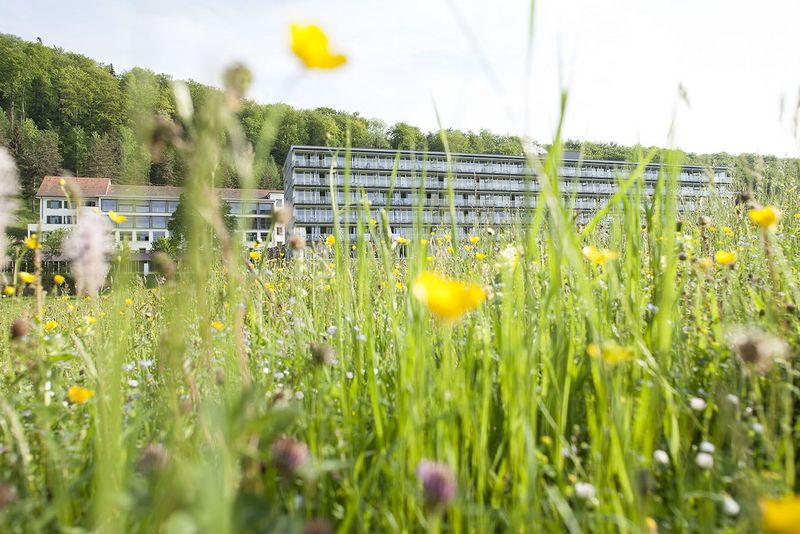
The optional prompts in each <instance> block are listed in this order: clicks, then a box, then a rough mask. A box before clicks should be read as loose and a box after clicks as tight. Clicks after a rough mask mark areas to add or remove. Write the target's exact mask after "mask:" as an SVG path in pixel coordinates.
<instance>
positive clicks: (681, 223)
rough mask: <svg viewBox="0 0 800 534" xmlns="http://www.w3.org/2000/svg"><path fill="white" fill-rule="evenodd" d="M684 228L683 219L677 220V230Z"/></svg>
mask: <svg viewBox="0 0 800 534" xmlns="http://www.w3.org/2000/svg"><path fill="white" fill-rule="evenodd" d="M682 229H683V221H675V231H676V232H680V231H681V230H682Z"/></svg>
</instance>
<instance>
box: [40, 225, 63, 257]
mask: <svg viewBox="0 0 800 534" xmlns="http://www.w3.org/2000/svg"><path fill="white" fill-rule="evenodd" d="M68 233H69V231H68V230H67V229H66V228H58V229H57V230H52V231H50V232H47V233H46V234H45V236H44V238H43V239H42V256H43V257H44V259H45V260H49V261H53V260H57V259H59V258H60V257H61V250H62V247H63V245H64V239H65V238H66V237H67V234H68Z"/></svg>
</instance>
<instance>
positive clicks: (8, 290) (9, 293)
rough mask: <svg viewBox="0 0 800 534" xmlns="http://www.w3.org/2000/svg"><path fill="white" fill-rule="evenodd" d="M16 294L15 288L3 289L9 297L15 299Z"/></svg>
mask: <svg viewBox="0 0 800 534" xmlns="http://www.w3.org/2000/svg"><path fill="white" fill-rule="evenodd" d="M16 292H17V290H16V289H15V288H14V286H6V287H4V288H3V295H5V296H7V297H13V296H14V293H16Z"/></svg>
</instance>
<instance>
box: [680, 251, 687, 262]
mask: <svg viewBox="0 0 800 534" xmlns="http://www.w3.org/2000/svg"><path fill="white" fill-rule="evenodd" d="M688 257H689V256H687V255H686V253H685V252H680V253H678V259H679V260H681V261H686V259H687V258H688Z"/></svg>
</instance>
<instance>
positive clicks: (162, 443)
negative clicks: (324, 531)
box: [0, 101, 800, 532]
mask: <svg viewBox="0 0 800 534" xmlns="http://www.w3.org/2000/svg"><path fill="white" fill-rule="evenodd" d="M185 119H186V120H187V121H188V124H187V128H186V130H187V139H186V143H187V144H189V145H190V146H191V148H192V149H187V157H190V159H191V162H190V165H189V166H188V169H189V170H188V172H189V174H190V175H189V180H190V181H189V187H188V190H187V196H188V198H189V201H190V202H192V203H194V205H195V206H196V207H198V213H201V214H204V215H203V216H197V217H196V218H194V219H192V222H191V228H190V232H189V247H188V249H187V251H186V253H185V256H184V259H183V260H182V262H181V265H180V274H179V276H177V277H176V278H175V279H173V280H170V281H167V282H166V283H164V284H163V285H161V286H160V287H158V288H156V289H153V290H148V289H145V288H144V287H142V286H141V285H140V284H139V283H137V282H136V281H134V280H131V279H129V278H127V277H126V276H125V275H124V274H122V273H112V280H113V284H112V285H111V289H109V290H108V291H106V292H105V293H104V294H103V295H101V296H100V297H99V298H97V299H85V298H67V297H61V296H57V295H49V296H47V297H46V299H45V303H44V309H43V311H42V314H41V317H37V316H36V309H35V302H33V301H32V300H31V299H29V298H24V297H23V298H12V299H3V300H2V301H0V329H2V331H3V332H7V331H9V328H10V324H11V322H12V321H14V320H17V319H19V318H23V317H28V318H30V319H31V321H32V329H31V332H30V335H29V336H28V338H27V340H25V341H22V342H20V341H15V342H11V341H10V340H8V339H7V338H6V337H5V336H2V337H0V354H2V355H3V358H2V362H0V373H2V382H0V388H2V389H1V390H0V445H2V448H0V450H1V451H2V453H0V484H4V485H6V486H5V487H6V488H13V491H14V493H15V495H16V497H17V498H16V499H15V500H14V501H13V502H11V503H9V504H7V505H6V506H5V507H3V508H2V510H0V522H2V524H4V531H5V532H36V531H43V532H54V531H55V532H83V531H90V530H91V531H94V530H97V531H102V532H126V531H132V532H155V531H158V532H265V531H277V532H292V531H297V532H300V531H302V530H303V529H304V526H305V525H307V524H308V523H309V522H310V521H312V520H314V519H321V520H323V521H324V522H327V523H328V524H329V525H330V526H331V527H332V528H334V529H338V530H339V531H340V532H382V531H388V532H396V531H404V532H418V531H434V532H435V531H448V532H465V531H468V532H497V531H510V532H542V531H548V532H550V531H552V532H563V531H570V532H579V531H591V532H620V531H623V532H651V531H652V530H651V529H652V525H653V522H655V523H656V524H657V525H658V530H659V531H660V532H698V531H699V532H708V531H715V530H721V531H730V532H752V531H754V530H756V529H757V526H758V524H759V523H760V521H761V519H760V512H759V509H758V500H759V498H761V497H763V496H767V495H779V494H783V493H786V492H793V491H794V490H795V488H796V485H797V480H796V472H797V467H796V465H795V452H796V445H795V443H796V442H797V439H796V427H797V424H798V418H797V416H796V409H795V407H794V403H795V402H796V396H797V394H798V391H797V389H796V388H795V385H794V380H795V376H796V374H797V371H796V367H797V363H796V362H794V361H793V360H791V359H789V360H788V361H777V362H775V365H773V366H772V368H771V369H770V370H769V371H768V372H767V373H764V374H759V373H756V372H754V371H753V370H752V369H750V368H748V367H746V366H745V365H744V364H743V363H742V362H741V361H740V360H739V359H738V358H737V356H736V355H735V354H734V353H733V352H732V350H731V348H730V346H729V344H728V342H727V341H726V339H727V337H726V336H727V333H728V332H729V331H730V330H731V329H732V328H735V327H736V326H739V325H747V326H760V327H761V328H763V329H764V330H766V331H769V332H773V333H774V334H776V335H777V336H779V337H781V338H783V339H785V340H786V341H787V342H788V343H789V344H790V347H791V351H790V353H791V352H792V351H794V350H795V349H796V347H797V346H798V339H797V336H798V334H797V332H798V331H800V329H798V316H797V314H796V306H797V305H798V304H799V302H798V293H797V272H798V271H797V269H798V260H799V259H800V254H799V253H800V247H798V244H797V243H796V239H795V236H796V235H797V231H798V227H799V226H800V223H799V222H798V221H797V219H796V218H794V217H793V216H792V215H791V214H792V213H794V212H795V211H798V206H797V203H796V200H795V198H793V197H791V196H790V195H786V196H785V197H779V198H773V199H759V200H763V201H765V202H766V201H767V200H769V201H770V202H774V203H776V204H777V205H778V206H779V207H780V208H781V209H782V210H783V211H784V213H785V214H786V215H785V216H784V218H783V220H782V222H781V223H780V225H779V227H778V229H777V231H774V232H762V230H761V229H760V228H759V227H757V226H756V225H755V224H753V223H752V222H751V221H749V220H748V217H747V213H746V211H745V210H744V209H734V208H733V206H732V202H731V201H730V200H722V201H721V200H719V199H714V198H712V200H711V202H710V204H709V205H708V206H707V208H704V211H703V213H705V214H706V215H708V216H709V217H710V219H711V223H710V225H706V226H700V225H698V224H696V220H697V219H698V217H699V215H700V213H693V214H691V215H680V214H679V213H678V212H677V206H676V201H675V195H674V189H675V176H674V175H671V174H670V173H666V174H664V175H663V177H662V179H661V181H660V182H659V184H658V187H657V191H656V195H655V196H654V197H653V198H652V199H645V198H643V197H642V196H641V195H642V191H643V187H644V186H643V178H642V175H641V173H634V174H633V175H632V178H631V179H630V180H629V181H628V182H626V183H625V187H627V192H626V194H623V195H619V197H618V198H616V199H615V203H614V205H613V206H612V208H611V209H609V210H608V211H607V212H604V213H602V214H601V215H600V216H599V217H598V219H597V221H595V222H596V224H591V225H589V226H587V227H586V228H585V229H580V228H576V227H575V225H574V224H573V223H572V222H571V221H572V218H571V217H572V214H571V213H570V212H569V209H568V207H567V206H566V204H565V203H564V202H563V201H562V200H561V195H560V193H559V191H558V181H557V179H556V174H555V173H556V169H557V162H558V161H559V157H560V153H559V149H560V142H559V139H558V137H556V139H555V143H554V145H553V149H552V150H551V152H550V153H549V154H548V157H547V158H546V159H545V160H544V162H543V163H542V164H541V165H539V163H536V165H538V166H539V167H540V168H539V174H538V177H536V178H533V177H531V179H537V180H539V183H540V184H541V185H542V189H543V192H542V193H541V194H540V196H539V201H540V202H539V206H540V207H539V208H538V209H537V210H536V211H535V212H534V213H532V214H530V217H529V218H528V219H526V220H524V221H520V222H524V223H525V224H524V225H523V224H520V223H518V224H515V225H513V226H510V227H505V228H494V229H492V231H491V232H490V231H489V229H488V228H482V229H480V230H479V231H478V232H477V233H476V234H475V235H476V236H478V237H480V241H479V242H478V243H476V244H469V243H467V242H466V241H462V242H455V241H454V238H453V237H452V236H453V234H454V232H453V231H452V229H451V228H438V229H431V228H427V227H421V226H419V225H418V228H417V231H418V233H417V237H416V238H415V239H414V240H412V242H411V243H410V244H408V245H407V248H408V258H407V259H402V260H401V259H399V258H398V256H399V250H397V248H396V247H395V246H392V243H391V242H390V241H389V239H388V238H387V237H386V235H387V232H386V226H385V217H384V214H383V213H381V211H380V210H378V209H371V210H370V209H368V208H367V207H366V206H363V205H359V206H351V205H345V206H337V207H336V209H338V210H340V211H341V212H343V213H344V215H347V213H349V212H357V213H359V218H358V222H357V225H358V235H359V236H360V238H359V239H357V240H356V241H355V242H354V243H352V244H351V243H349V242H346V241H345V240H344V239H343V238H341V237H340V239H339V240H338V241H337V244H336V245H334V246H332V247H329V248H325V249H323V250H320V251H319V252H313V251H311V250H307V251H306V255H305V259H303V260H292V261H283V260H281V261H273V262H264V263H262V264H259V265H256V266H254V267H252V266H251V267H248V266H247V263H246V260H245V258H246V257H247V254H246V251H242V250H239V249H238V247H237V246H236V243H235V242H234V241H230V240H229V239H228V237H227V234H226V233H225V232H224V227H223V228H222V229H220V225H219V224H218V221H219V218H218V213H219V212H218V209H217V207H215V206H214V205H213V204H212V201H213V196H211V195H208V194H207V190H206V189H205V188H206V187H207V186H208V185H209V184H211V183H212V182H213V170H214V168H215V167H214V165H215V162H216V161H218V158H220V157H232V156H233V155H234V154H238V155H242V154H245V153H246V149H245V147H243V146H241V145H239V144H237V143H239V141H238V140H239V139H240V137H239V135H238V134H240V133H241V132H240V130H239V129H238V126H236V124H235V121H234V120H232V119H233V114H232V112H231V111H230V110H229V109H228V108H227V107H226V106H225V105H224V104H223V103H222V102H221V101H220V102H216V103H215V102H210V103H208V104H207V108H205V109H202V110H198V115H196V116H192V117H185ZM267 126H269V125H267ZM267 132H268V131H267ZM223 134H224V135H223ZM266 135H267V137H266V138H267V139H268V134H266ZM221 138H227V139H228V140H229V142H226V143H222V144H221V143H220V142H219V140H220V139H221ZM266 144H267V145H268V144H269V143H266ZM251 157H252V156H251ZM256 157H258V155H256ZM650 157H652V154H648V155H642V156H641V158H642V159H641V161H642V162H643V163H644V162H646V161H647V160H648V158H650ZM662 159H663V160H666V161H672V162H675V163H678V162H679V161H680V154H678V153H674V152H669V153H665V154H664V155H663V156H662ZM245 161H246V158H245ZM248 169H249V167H248V165H247V164H246V162H245V163H243V164H241V168H240V171H241V172H242V173H243V178H244V179H245V180H246V179H247V178H248V176H251V175H249V174H248V172H249V170H248ZM334 198H335V197H334ZM451 199H452V195H451ZM545 206H547V207H546V208H545ZM215 214H216V215H215ZM370 216H372V217H374V218H375V219H376V220H377V224H375V225H370V224H368V222H367V221H369V219H370ZM344 220H348V219H347V218H346V217H345V218H344ZM418 220H421V217H420V218H418ZM679 220H680V221H681V222H682V226H681V229H680V231H676V227H677V222H678V221H679ZM724 227H729V228H730V231H726V230H723V228H724ZM432 230H433V234H432V233H431V231H432ZM336 231H337V232H338V233H339V235H340V236H341V235H346V228H340V227H338V226H337V230H336ZM367 233H369V234H371V239H370V240H369V241H368V240H366V239H365V238H364V235H365V234H367ZM214 236H215V237H214ZM423 239H424V240H425V241H426V242H427V244H423ZM351 245H355V249H354V250H353V249H351ZM467 245H469V246H470V247H471V248H470V250H467V249H466V246H467ZM585 245H594V246H597V247H605V248H608V249H611V250H613V251H617V252H619V254H620V256H619V258H618V259H616V260H611V261H608V262H607V263H605V265H603V266H602V267H598V266H593V265H591V264H590V262H589V261H587V259H586V258H585V257H584V255H583V254H582V252H581V250H582V248H583V247H584V246H585ZM450 247H452V251H450V250H449V248H450ZM508 247H514V249H515V250H516V251H517V256H518V257H517V260H516V262H514V263H515V264H516V265H515V266H509V265H508V262H506V261H504V260H503V256H502V254H501V253H504V254H506V255H507V254H508V251H509V248H508ZM717 250H733V251H736V253H737V256H738V259H737V261H736V263H735V265H734V267H733V268H729V267H721V266H712V267H711V268H709V269H707V270H706V269H703V268H702V267H701V266H700V264H699V262H698V260H699V259H700V258H704V257H708V256H712V255H713V254H714V252H716V251H717ZM477 252H480V253H482V254H485V255H486V257H485V258H484V259H478V258H477V257H476V253H477ZM431 257H432V258H431ZM424 270H434V271H437V272H440V273H445V274H447V275H448V276H451V277H453V278H457V279H460V280H465V281H472V282H476V283H478V284H480V285H482V286H483V287H485V288H487V291H488V293H489V295H490V298H489V299H488V300H487V301H486V302H484V303H483V304H482V305H481V306H480V307H479V308H478V309H477V310H476V311H474V312H472V313H470V314H468V315H466V316H464V317H463V318H462V319H461V320H460V321H458V322H456V323H455V324H453V325H447V326H446V325H441V324H438V323H437V322H436V321H434V320H432V318H431V316H430V314H429V312H428V310H427V309H426V308H425V307H424V306H422V305H421V304H420V303H419V302H418V301H417V300H416V299H415V298H414V296H413V295H412V293H411V291H410V289H409V288H410V287H412V286H413V283H414V280H415V279H416V277H417V275H418V274H419V273H421V272H422V271H424ZM127 299H130V301H127ZM88 317H92V318H94V319H95V321H94V322H93V323H91V324H90V320H89V319H87V318H88ZM51 320H52V321H56V322H57V323H58V325H57V326H56V327H55V328H52V329H50V330H48V331H45V329H44V325H45V324H46V322H47V321H51ZM217 321H218V322H219V323H221V325H220V324H219V323H217ZM212 324H214V325H216V326H217V327H220V328H215V327H214V326H212ZM312 342H317V343H327V344H330V345H331V346H332V347H333V349H334V350H335V355H336V356H335V362H333V363H332V364H326V365H320V364H318V363H316V362H315V360H314V358H313V357H312V352H311V349H310V344H311V343H312ZM608 342H614V343H616V344H617V345H619V346H620V347H624V348H626V349H628V350H629V351H630V354H631V356H632V359H631V360H630V361H624V362H620V363H617V364H616V365H611V364H610V363H608V362H605V361H604V360H603V359H602V358H593V357H591V356H590V355H589V354H588V353H587V346H589V345H590V344H592V343H594V344H598V345H602V344H603V343H608ZM73 385H80V386H83V387H86V388H89V389H91V390H93V391H95V392H96V395H95V396H94V397H93V398H91V399H90V400H89V401H88V402H86V403H85V404H75V403H72V402H70V401H69V400H68V396H67V391H68V389H69V388H70V387H71V386H73ZM730 396H735V398H736V402H732V401H731V398H732V397H730ZM693 397H698V398H702V399H704V400H705V403H706V406H705V408H704V409H702V410H694V409H692V407H691V399H692V398H693ZM281 436H291V437H293V438H294V439H296V440H298V441H300V442H303V443H305V444H307V446H308V448H309V451H310V454H311V458H312V459H311V460H310V462H309V463H308V464H307V465H305V466H304V467H303V469H301V470H300V472H298V473H297V474H296V476H286V475H281V474H280V473H279V472H278V469H277V467H276V462H275V458H274V457H273V454H272V446H273V444H274V443H275V441H276V439H278V438H279V437H281ZM703 442H708V443H710V444H712V445H713V447H714V452H713V454H712V456H713V459H714V464H713V467H712V468H711V469H702V468H701V467H699V466H698V464H697V463H696V458H697V455H698V452H700V447H701V444H702V443H703ZM703 447H706V448H707V447H708V446H707V445H703ZM656 450H659V451H663V452H664V453H666V454H667V455H668V457H669V461H668V462H667V463H666V464H661V463H659V462H657V461H655V460H654V452H655V451H656ZM659 455H663V453H659ZM422 459H431V460H436V461H440V462H444V463H446V464H448V465H449V466H450V467H451V468H452V470H453V471H454V473H455V475H456V479H457V483H458V493H457V496H456V498H455V499H454V500H453V501H452V502H451V503H449V505H448V506H447V507H446V508H445V509H443V510H433V509H431V508H430V507H429V506H426V503H425V501H424V498H423V491H422V488H421V485H420V482H419V481H418V480H417V479H416V477H415V468H416V467H417V465H418V463H419V462H420V460H422ZM576 483H591V484H592V485H593V487H594V489H595V494H594V498H588V499H587V498H583V497H581V496H580V495H576V492H575V488H576ZM579 487H580V486H579ZM9 491H10V490H9ZM726 496H730V497H731V498H733V499H734V500H735V501H736V502H737V503H738V504H739V505H740V507H741V510H740V511H739V513H738V515H735V516H732V515H728V514H726V513H724V508H723V502H724V499H725V497H726Z"/></svg>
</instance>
